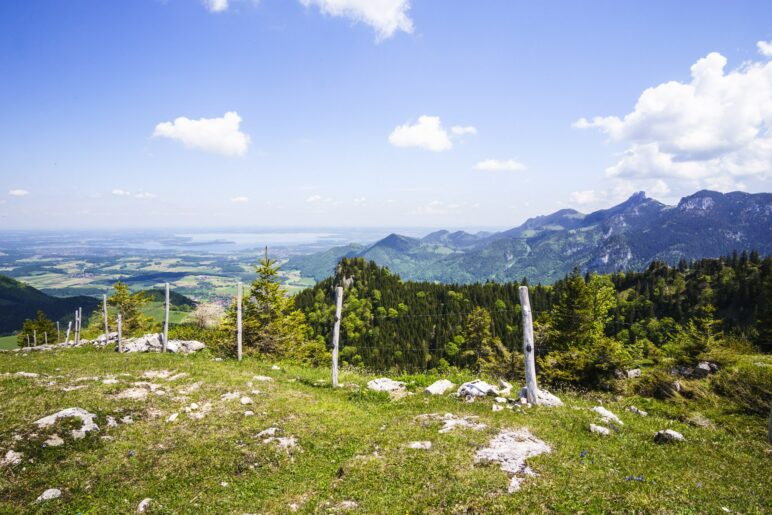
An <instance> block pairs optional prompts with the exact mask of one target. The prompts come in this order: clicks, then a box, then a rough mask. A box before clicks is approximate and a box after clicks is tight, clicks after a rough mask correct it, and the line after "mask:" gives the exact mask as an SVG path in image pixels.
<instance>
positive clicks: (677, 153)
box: [574, 45, 772, 190]
mask: <svg viewBox="0 0 772 515" xmlns="http://www.w3.org/2000/svg"><path fill="white" fill-rule="evenodd" d="M759 49H760V50H761V51H762V52H763V51H764V49H766V46H764V45H759ZM726 63H727V61H726V58H725V57H724V56H722V55H721V54H719V53H715V52H713V53H710V54H708V55H707V56H706V57H704V58H702V59H700V60H698V61H697V62H696V63H695V64H694V65H693V66H692V67H691V80H690V81H689V82H678V81H670V82H666V83H663V84H659V85H657V86H654V87H651V88H648V89H646V90H645V91H644V92H643V93H642V94H641V96H640V98H638V101H637V103H636V105H635V108H634V110H633V111H632V112H630V113H628V114H627V115H625V116H624V117H622V118H620V117H617V116H606V117H595V118H593V119H591V120H588V119H586V118H582V119H580V120H578V121H576V122H575V123H574V126H575V127H577V128H580V129H588V128H595V129H599V130H601V131H603V132H604V133H606V134H607V135H608V136H609V138H610V139H611V140H612V141H617V142H623V143H626V144H627V145H628V148H627V150H626V151H625V152H624V153H623V154H622V155H621V157H620V158H619V159H618V161H617V162H616V164H614V165H612V166H610V167H609V168H607V169H606V175H607V176H609V177H612V178H625V179H673V180H675V181H677V182H679V183H681V184H684V185H688V187H690V188H693V187H695V186H697V187H715V188H719V189H722V190H727V189H734V188H737V187H740V186H742V183H741V182H739V181H740V180H741V179H743V178H748V177H757V178H767V177H770V176H772V61H770V62H750V63H745V64H743V65H742V66H741V67H740V68H738V69H735V70H732V71H729V72H726V71H725V70H724V68H725V67H726Z"/></svg>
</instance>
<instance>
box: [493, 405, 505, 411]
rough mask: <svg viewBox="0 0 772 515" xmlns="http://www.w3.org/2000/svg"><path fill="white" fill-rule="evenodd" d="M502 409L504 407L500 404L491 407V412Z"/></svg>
mask: <svg viewBox="0 0 772 515" xmlns="http://www.w3.org/2000/svg"><path fill="white" fill-rule="evenodd" d="M503 409H504V407H503V406H502V405H501V404H494V405H493V406H491V410H493V411H501V410H503Z"/></svg>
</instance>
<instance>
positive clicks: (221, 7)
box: [203, 0, 228, 13]
mask: <svg viewBox="0 0 772 515" xmlns="http://www.w3.org/2000/svg"><path fill="white" fill-rule="evenodd" d="M203 1H204V7H206V8H207V10H209V12H211V13H221V12H223V11H227V10H228V0H203Z"/></svg>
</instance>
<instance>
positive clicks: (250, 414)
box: [244, 411, 255, 417]
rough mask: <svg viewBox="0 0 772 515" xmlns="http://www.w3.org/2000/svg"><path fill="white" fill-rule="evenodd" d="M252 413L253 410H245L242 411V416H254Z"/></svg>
mask: <svg viewBox="0 0 772 515" xmlns="http://www.w3.org/2000/svg"><path fill="white" fill-rule="evenodd" d="M254 414H255V412H254V411H245V412H244V416H245V417H252V416H254Z"/></svg>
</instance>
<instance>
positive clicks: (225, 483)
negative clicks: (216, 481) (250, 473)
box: [220, 481, 228, 488]
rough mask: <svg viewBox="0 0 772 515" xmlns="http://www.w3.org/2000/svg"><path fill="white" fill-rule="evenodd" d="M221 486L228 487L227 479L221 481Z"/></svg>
mask: <svg viewBox="0 0 772 515" xmlns="http://www.w3.org/2000/svg"><path fill="white" fill-rule="evenodd" d="M220 486H221V487H223V488H227V487H228V482H227V481H220Z"/></svg>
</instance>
